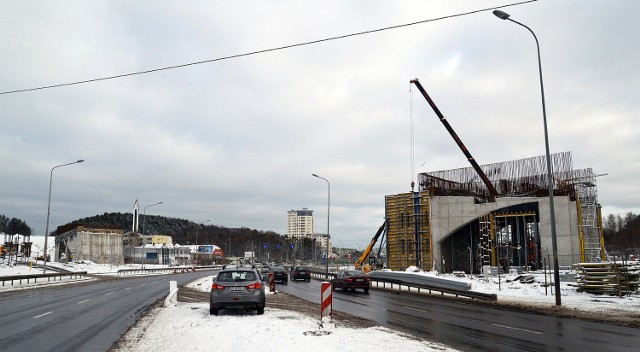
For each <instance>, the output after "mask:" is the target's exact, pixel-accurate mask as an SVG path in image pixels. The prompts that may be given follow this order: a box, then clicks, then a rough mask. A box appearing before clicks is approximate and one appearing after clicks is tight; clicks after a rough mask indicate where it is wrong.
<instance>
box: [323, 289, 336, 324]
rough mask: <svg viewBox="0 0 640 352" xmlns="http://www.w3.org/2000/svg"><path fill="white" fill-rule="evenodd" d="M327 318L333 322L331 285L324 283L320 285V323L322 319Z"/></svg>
mask: <svg viewBox="0 0 640 352" xmlns="http://www.w3.org/2000/svg"><path fill="white" fill-rule="evenodd" d="M325 316H329V318H330V319H331V321H333V285H332V284H331V283H330V282H326V281H324V282H323V283H322V284H321V285H320V321H321V322H322V317H325Z"/></svg>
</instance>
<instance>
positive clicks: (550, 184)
mask: <svg viewBox="0 0 640 352" xmlns="http://www.w3.org/2000/svg"><path fill="white" fill-rule="evenodd" d="M493 14H494V15H495V16H496V17H498V18H500V19H502V20H508V21H511V22H513V23H515V24H518V25H520V26H522V27H524V28H526V29H527V30H528V31H529V32H531V34H532V35H533V39H535V40H536V47H537V49H538V73H539V75H540V94H541V96H542V120H543V122H544V145H545V148H546V158H547V187H548V188H549V212H550V220H551V247H552V251H553V280H554V281H555V284H554V287H555V290H556V293H555V295H556V305H557V306H559V305H561V304H562V302H561V298H560V271H559V265H558V242H557V239H556V215H555V205H554V203H553V169H552V168H551V154H550V153H549V133H548V131H547V109H546V105H545V102H544V84H543V82H542V62H541V60H540V43H539V42H538V37H536V34H535V33H533V31H532V30H531V28H529V27H527V26H525V25H524V24H522V23H520V22H518V21H515V20H512V19H511V18H509V16H510V15H509V14H508V13H506V12H502V11H500V10H494V11H493Z"/></svg>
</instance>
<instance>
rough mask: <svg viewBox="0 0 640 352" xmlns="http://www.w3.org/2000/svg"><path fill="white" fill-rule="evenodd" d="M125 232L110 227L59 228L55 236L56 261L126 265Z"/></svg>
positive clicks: (74, 225)
mask: <svg viewBox="0 0 640 352" xmlns="http://www.w3.org/2000/svg"><path fill="white" fill-rule="evenodd" d="M123 233H124V231H123V230H122V229H120V228H116V227H109V226H84V225H79V224H71V225H65V226H59V227H58V229H57V230H56V235H55V256H54V260H55V261H61V260H62V261H64V260H90V261H92V262H94V263H97V264H113V265H121V264H124V258H123V242H122V237H123Z"/></svg>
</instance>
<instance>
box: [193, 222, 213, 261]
mask: <svg viewBox="0 0 640 352" xmlns="http://www.w3.org/2000/svg"><path fill="white" fill-rule="evenodd" d="M209 221H211V220H205V221H202V222H200V225H198V227H196V264H198V230H200V226H202V225H203V224H204V223H205V222H209Z"/></svg>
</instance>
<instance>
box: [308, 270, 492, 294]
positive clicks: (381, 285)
mask: <svg viewBox="0 0 640 352" xmlns="http://www.w3.org/2000/svg"><path fill="white" fill-rule="evenodd" d="M309 269H310V270H309V271H310V272H311V277H313V278H314V279H318V280H327V273H326V271H320V270H317V269H314V268H309ZM328 276H329V279H331V278H334V277H335V276H336V273H332V272H329V273H328ZM425 278H427V277H425ZM411 280H413V281H414V282H411ZM371 288H373V289H382V290H385V289H386V290H395V291H400V292H402V291H405V292H411V291H414V292H417V293H422V292H424V293H428V294H433V293H434V292H436V293H439V294H440V296H445V295H450V296H455V297H465V298H470V299H478V300H484V301H497V300H498V296H497V295H496V294H494V293H482V292H475V291H471V290H468V289H465V288H457V287H455V284H454V286H443V285H432V284H425V283H420V282H415V276H413V277H411V276H407V278H406V279H402V278H400V277H393V278H389V277H377V278H376V277H371ZM403 288H404V289H403Z"/></svg>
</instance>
